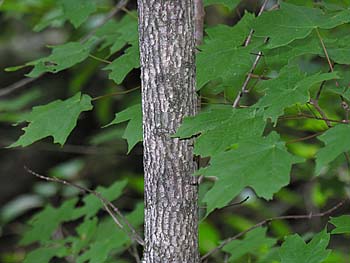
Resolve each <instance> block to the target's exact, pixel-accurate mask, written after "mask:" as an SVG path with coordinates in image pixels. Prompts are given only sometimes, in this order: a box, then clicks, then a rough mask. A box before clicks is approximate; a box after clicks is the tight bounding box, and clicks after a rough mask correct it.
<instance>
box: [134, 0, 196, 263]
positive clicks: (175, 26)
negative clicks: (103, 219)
mask: <svg viewBox="0 0 350 263" xmlns="http://www.w3.org/2000/svg"><path fill="white" fill-rule="evenodd" d="M138 12H139V38H140V55H141V79H142V108H143V140H144V172H145V248H144V255H143V262H145V263H156V262H182V263H185V262H191V263H192V262H193V263H197V262H199V261H200V260H199V253H198V208H197V186H196V185H194V184H193V183H194V179H193V176H192V174H193V172H194V171H195V169H196V165H195V163H194V161H193V153H192V148H193V147H192V143H193V142H192V141H191V140H179V139H177V138H172V136H171V135H172V134H174V133H175V131H176V129H177V128H178V127H179V125H180V123H181V121H182V119H183V117H184V116H190V115H194V114H195V112H196V108H197V98H196V92H195V60H194V57H195V40H194V19H193V2H192V0H138Z"/></svg>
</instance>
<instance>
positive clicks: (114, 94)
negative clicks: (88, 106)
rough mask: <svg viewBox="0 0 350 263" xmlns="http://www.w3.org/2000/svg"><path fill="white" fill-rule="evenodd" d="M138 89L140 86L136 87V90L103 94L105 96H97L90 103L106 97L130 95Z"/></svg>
mask: <svg viewBox="0 0 350 263" xmlns="http://www.w3.org/2000/svg"><path fill="white" fill-rule="evenodd" d="M138 89H140V86H137V87H136V88H133V89H129V90H125V91H119V92H112V93H108V94H105V95H101V96H97V97H95V98H92V99H91V101H96V100H100V99H104V98H108V97H111V96H117V95H124V94H128V93H131V92H133V91H135V90H138Z"/></svg>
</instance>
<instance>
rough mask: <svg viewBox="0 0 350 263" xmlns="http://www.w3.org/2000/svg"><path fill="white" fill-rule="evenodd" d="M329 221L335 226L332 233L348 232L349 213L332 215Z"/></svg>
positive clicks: (349, 227) (349, 223) (349, 226)
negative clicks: (337, 215)
mask: <svg viewBox="0 0 350 263" xmlns="http://www.w3.org/2000/svg"><path fill="white" fill-rule="evenodd" d="M329 222H330V223H331V224H332V225H334V226H335V229H333V230H332V234H345V233H350V216H349V215H342V216H339V217H333V218H332V219H331V220H330V221H329Z"/></svg>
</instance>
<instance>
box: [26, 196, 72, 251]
mask: <svg viewBox="0 0 350 263" xmlns="http://www.w3.org/2000/svg"><path fill="white" fill-rule="evenodd" d="M77 202H78V199H76V198H75V199H71V200H68V201H66V202H64V203H63V204H62V205H61V206H60V207H59V208H54V207H52V206H51V205H47V206H46V207H45V208H44V209H43V210H42V211H40V212H39V213H37V214H35V215H34V216H33V218H32V219H31V220H30V221H29V225H30V228H29V230H28V231H26V232H25V233H24V234H23V236H22V239H21V241H20V243H21V245H29V244H31V243H34V242H36V241H39V242H40V243H41V244H45V243H46V242H47V241H49V240H50V238H51V235H52V234H53V232H54V231H55V230H56V229H57V227H58V226H59V225H60V224H61V223H63V222H67V221H70V220H72V219H73V218H74V216H73V215H74V209H75V205H76V204H77Z"/></svg>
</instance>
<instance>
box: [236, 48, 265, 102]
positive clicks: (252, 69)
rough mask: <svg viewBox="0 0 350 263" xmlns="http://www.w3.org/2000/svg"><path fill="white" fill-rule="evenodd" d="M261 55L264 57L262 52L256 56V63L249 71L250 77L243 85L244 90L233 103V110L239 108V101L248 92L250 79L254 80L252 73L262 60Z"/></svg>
mask: <svg viewBox="0 0 350 263" xmlns="http://www.w3.org/2000/svg"><path fill="white" fill-rule="evenodd" d="M261 55H262V52H259V53H258V55H257V56H256V58H255V61H254V63H253V65H252V67H251V69H250V70H249V73H248V75H247V77H246V79H245V81H244V83H243V86H242V89H241V91H240V92H239V93H238V95H237V97H236V99H235V101H234V102H233V105H232V107H233V108H237V107H238V106H239V101H240V100H241V98H242V96H243V94H244V93H245V91H246V89H247V87H248V83H249V81H250V79H251V78H252V73H253V72H254V70H255V68H256V66H257V65H258V63H259V60H260V58H261Z"/></svg>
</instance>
